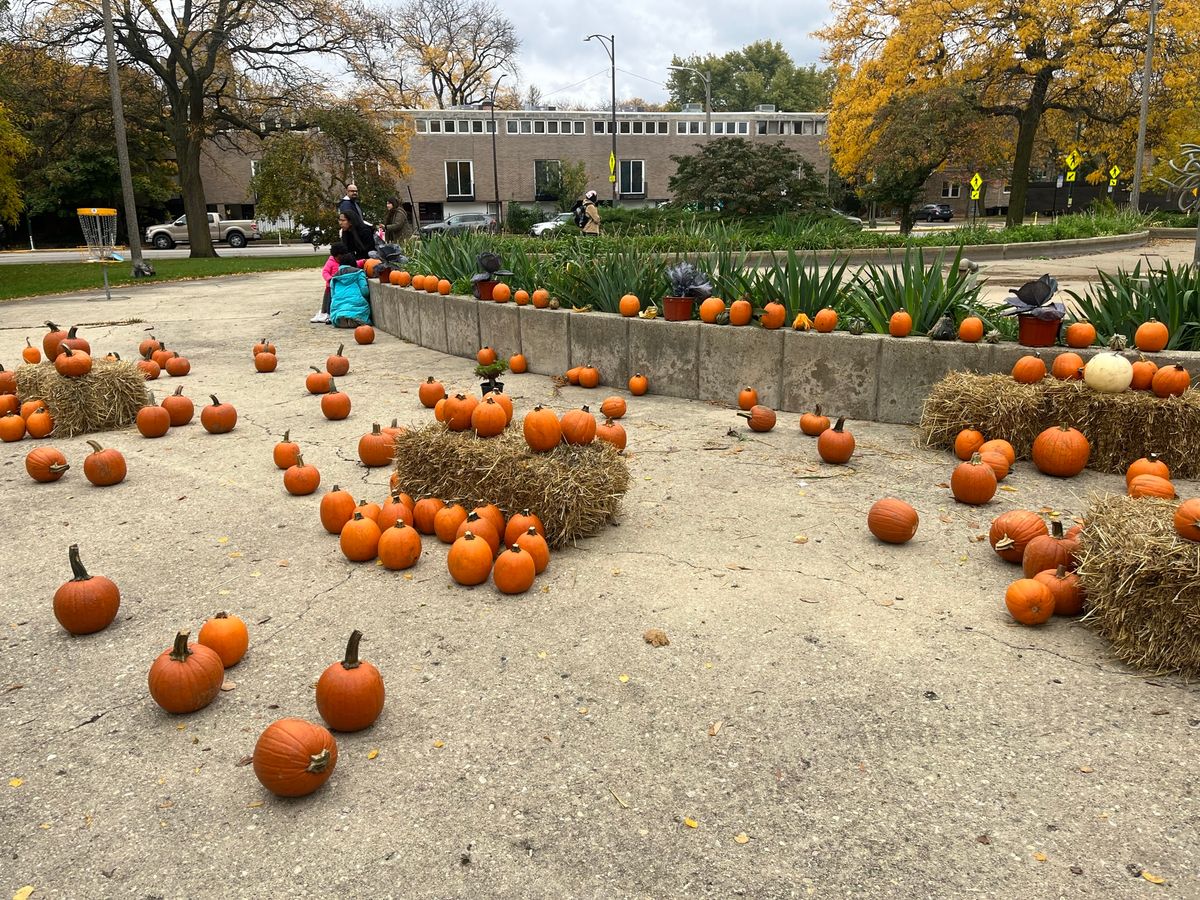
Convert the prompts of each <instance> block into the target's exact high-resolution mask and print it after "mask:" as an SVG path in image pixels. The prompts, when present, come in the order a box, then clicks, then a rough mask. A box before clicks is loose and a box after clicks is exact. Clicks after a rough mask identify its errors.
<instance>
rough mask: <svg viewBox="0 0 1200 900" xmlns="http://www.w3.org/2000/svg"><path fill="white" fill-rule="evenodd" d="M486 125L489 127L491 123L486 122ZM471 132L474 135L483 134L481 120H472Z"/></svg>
mask: <svg viewBox="0 0 1200 900" xmlns="http://www.w3.org/2000/svg"><path fill="white" fill-rule="evenodd" d="M488 124H489V125H491V124H492V123H491V122H488ZM471 131H473V132H474V133H475V134H483V119H472V120H471Z"/></svg>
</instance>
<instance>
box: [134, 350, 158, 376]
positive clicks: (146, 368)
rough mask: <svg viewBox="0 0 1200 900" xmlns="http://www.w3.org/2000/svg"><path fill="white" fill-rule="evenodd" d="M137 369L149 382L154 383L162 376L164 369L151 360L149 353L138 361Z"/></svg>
mask: <svg viewBox="0 0 1200 900" xmlns="http://www.w3.org/2000/svg"><path fill="white" fill-rule="evenodd" d="M137 367H138V371H139V372H141V373H142V376H143V377H144V378H145V379H146V380H147V381H154V380H155V379H156V378H158V376H159V375H161V374H162V367H161V366H159V364H158V363H156V362H155V361H154V360H153V359H151V358H150V354H149V353H147V354H146V355H145V356H143V357H142V358H141V359H139V360H138V363H137Z"/></svg>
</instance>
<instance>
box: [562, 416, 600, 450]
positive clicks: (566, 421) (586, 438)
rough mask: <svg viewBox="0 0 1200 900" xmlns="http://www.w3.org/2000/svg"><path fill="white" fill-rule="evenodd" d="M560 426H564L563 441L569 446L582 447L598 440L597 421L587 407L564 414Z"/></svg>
mask: <svg viewBox="0 0 1200 900" xmlns="http://www.w3.org/2000/svg"><path fill="white" fill-rule="evenodd" d="M559 424H560V425H561V426H562V436H563V440H564V441H566V442H567V443H568V444H575V445H576V446H581V445H584V444H590V443H591V442H592V441H593V440H595V438H596V419H595V417H594V416H592V413H591V410H589V409H588V408H587V407H586V406H584V407H582V408H580V409H572V410H569V411H567V412H565V413H563V417H562V420H561V421H560V422H559Z"/></svg>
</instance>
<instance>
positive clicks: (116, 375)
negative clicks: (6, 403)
mask: <svg viewBox="0 0 1200 900" xmlns="http://www.w3.org/2000/svg"><path fill="white" fill-rule="evenodd" d="M17 398H18V399H19V400H20V401H21V402H22V403H24V402H25V401H26V400H32V399H35V398H37V399H41V400H44V401H46V408H47V409H48V410H50V414H51V415H52V416H54V434H55V436H58V437H74V436H75V435H77V434H88V433H90V432H93V431H108V430H110V429H113V428H124V427H125V426H126V425H130V424H132V423H133V421H134V419H136V418H137V411H138V410H139V409H141V408H142V407H143V406H145V405H146V404H147V403H149V402H150V391H149V389H148V388H147V387H146V378H145V376H144V375H142V373H141V371H140V370H139V369H138V367H137V365H136V364H134V363H131V362H123V361H121V362H109V361H107V360H103V359H94V360H92V371H90V372H89V373H88V374H86V375H84V376H83V377H82V378H63V377H62V376H61V375H59V374H58V372H57V371H56V370H55V368H54V363H52V362H43V363H40V364H38V365H36V366H29V365H26V366H21V367H20V368H18V369H17Z"/></svg>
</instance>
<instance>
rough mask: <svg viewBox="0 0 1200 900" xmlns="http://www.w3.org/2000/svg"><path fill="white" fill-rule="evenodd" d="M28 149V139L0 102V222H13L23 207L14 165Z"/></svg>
mask: <svg viewBox="0 0 1200 900" xmlns="http://www.w3.org/2000/svg"><path fill="white" fill-rule="evenodd" d="M29 150H30V144H29V141H27V140H25V138H24V137H23V136H22V134H21V132H19V131H18V130H17V127H16V126H15V125H14V124H13V122H12V120H11V118H10V117H9V113H8V110H7V109H6V108H5V106H4V104H3V103H0V222H12V223H14V224H15V223H16V221H17V217H18V216H19V215H20V214H21V210H22V208H23V207H24V202H23V201H22V200H21V188H20V185H19V184H18V182H17V178H16V166H17V163H18V161H20V159H21V158H22V157H23V156H25V155H26V154H27V153H28V152H29Z"/></svg>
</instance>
